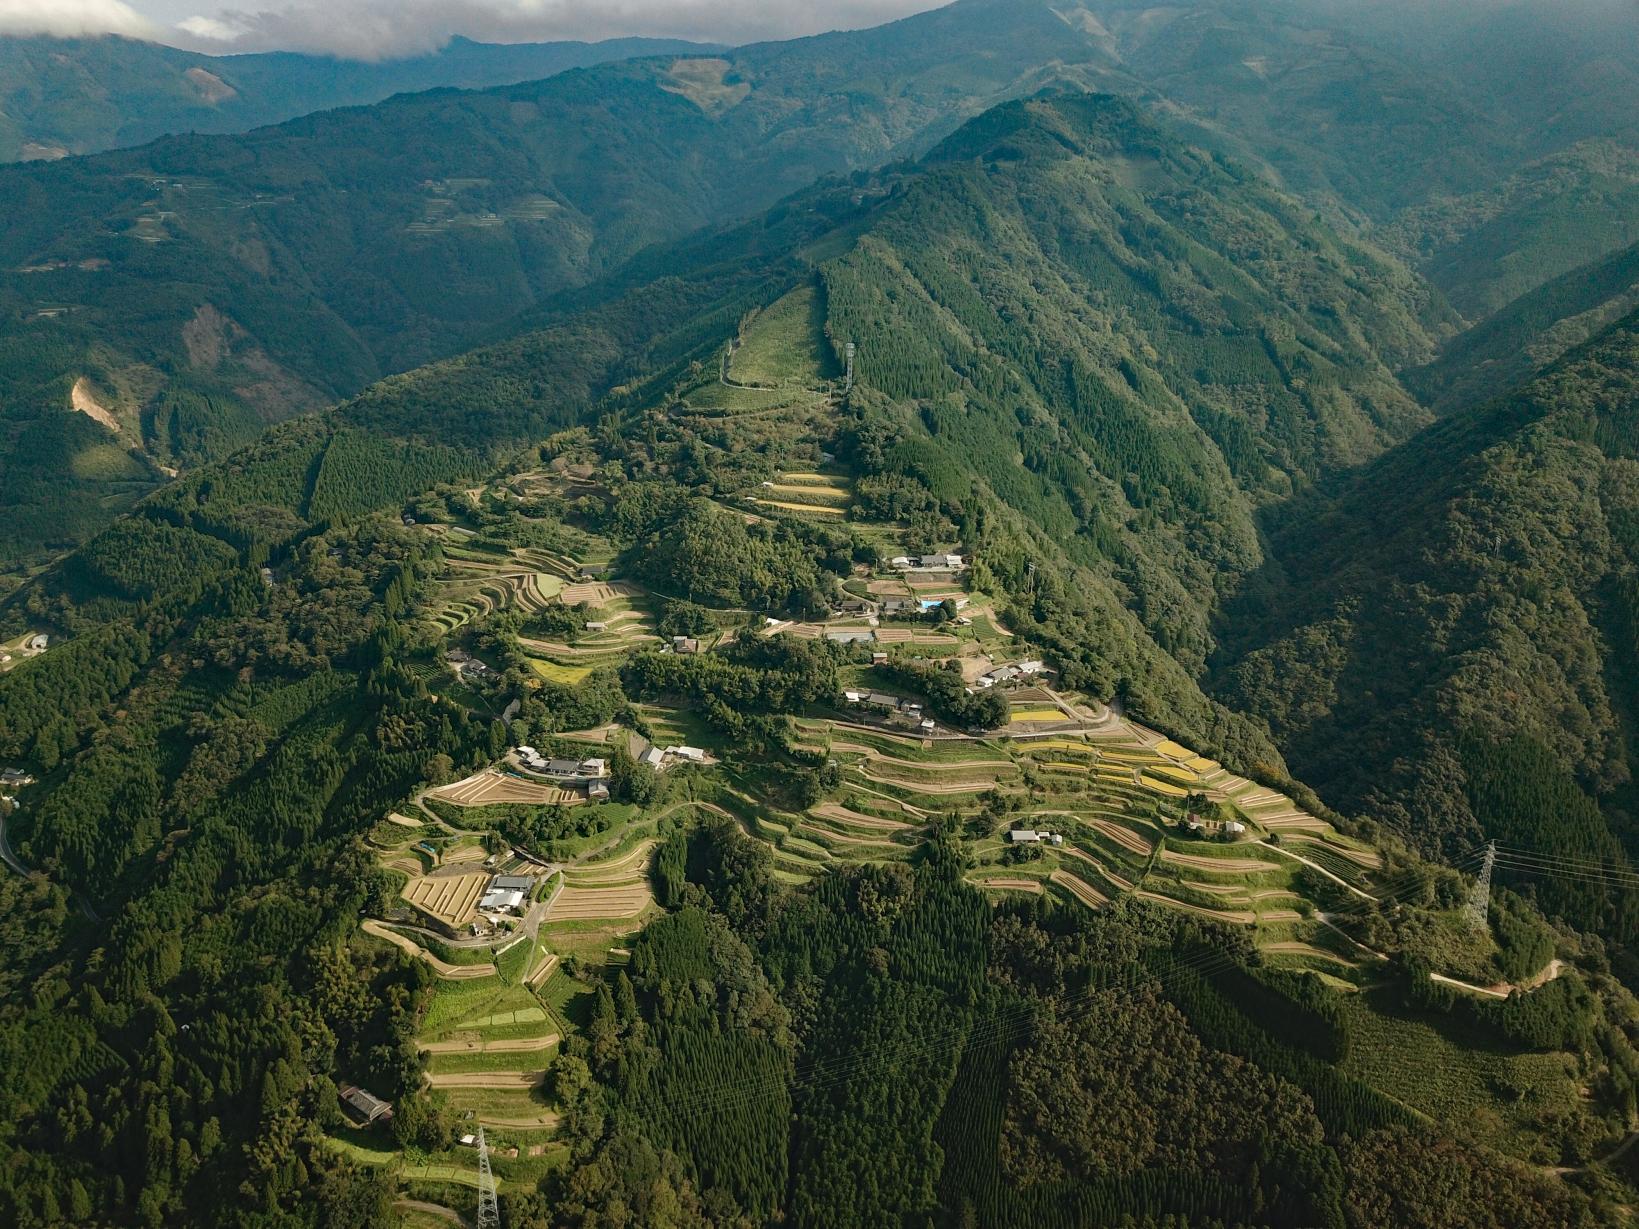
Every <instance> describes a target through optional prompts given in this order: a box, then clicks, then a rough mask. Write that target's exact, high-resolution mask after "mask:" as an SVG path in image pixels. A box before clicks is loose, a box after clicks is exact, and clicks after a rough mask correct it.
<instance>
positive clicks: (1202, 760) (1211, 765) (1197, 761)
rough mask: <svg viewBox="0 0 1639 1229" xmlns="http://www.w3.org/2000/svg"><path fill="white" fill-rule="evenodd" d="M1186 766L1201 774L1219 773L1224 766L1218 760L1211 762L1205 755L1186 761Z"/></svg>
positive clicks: (1194, 756)
mask: <svg viewBox="0 0 1639 1229" xmlns="http://www.w3.org/2000/svg"><path fill="white" fill-rule="evenodd" d="M1184 764H1185V766H1187V767H1189V768H1193V769H1194V770H1195V771H1196V772H1199V773H1203V774H1205V773H1209V772H1217V771H1218V769H1220V768H1222V767H1223V765H1222V764H1220V763H1218V761H1217V760H1209V759H1207V757H1206V756H1204V755H1192V756H1190V757H1189V758H1188V759H1187V760H1185V761H1184Z"/></svg>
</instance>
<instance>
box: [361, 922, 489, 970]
mask: <svg viewBox="0 0 1639 1229" xmlns="http://www.w3.org/2000/svg"><path fill="white" fill-rule="evenodd" d="M361 929H362V930H363V931H364V933H365V934H367V935H375V936H376V938H378V939H386V940H387V942H389V943H391V944H392V945H393V946H394V947H400V948H403V949H404V950H405V951H407V952H409V953H410V955H412V956H419V957H420V958H421V959H423V960H425V961H426V962H427V963H428V964H430V965H432V967H433V968H434V969H435V970H436V971H437V972H438V975H439V976H440V977H447V978H449V979H450V980H451V981H463V980H466V981H470V980H471V979H472V978H474V977H488V976H489V975H490V974H491V973H493V972H495V966H494V965H493V964H488V963H486V964H449V963H448V962H446V961H443V960H440V959H439V958H438V957H437V956H434V955H433V954H432V953H431V952H429V951H428V950H427V949H426V948H424V947H422V946H421V945H420V944H419V943H417V942H416V941H415V940H414V939H412V938H410V937H409V936H408V935H401V934H399V933H398V931H396V930H393V929H391V928H389V927H387V926H383V925H382V924H381V923H380V922H378V921H376V920H375V918H366V919H365V921H364V924H363V926H362V927H361Z"/></svg>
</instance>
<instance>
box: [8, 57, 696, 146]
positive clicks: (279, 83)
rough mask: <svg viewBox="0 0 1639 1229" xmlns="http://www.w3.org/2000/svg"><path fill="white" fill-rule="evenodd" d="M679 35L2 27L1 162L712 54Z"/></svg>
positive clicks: (231, 129) (232, 129)
mask: <svg viewBox="0 0 1639 1229" xmlns="http://www.w3.org/2000/svg"><path fill="white" fill-rule="evenodd" d="M714 50H716V49H715V48H713V47H710V46H705V45H701V44H694V43H687V42H683V41H681V40H677V39H648V38H626V39H611V40H609V41H606V42H602V43H521V44H510V45H495V44H486V43H475V42H473V41H472V40H470V39H464V38H456V39H452V40H451V41H450V42H449V43H448V44H446V45H445V46H444V47H442V48H440V49H439V50H437V51H435V52H430V53H428V54H426V55H419V56H409V57H404V58H399V59H388V60H376V61H362V60H346V59H339V58H337V57H334V56H324V55H302V54H299V53H296V52H262V53H253V54H244V55H227V56H213V55H203V54H200V53H198V52H192V51H182V50H180V49H178V48H175V47H166V46H162V45H160V44H158V43H147V42H143V41H141V40H138V39H131V38H122V37H118V36H115V35H107V36H103V37H100V38H49V37H44V36H35V37H20V36H16V35H13V36H6V37H0V83H3V85H0V162H19V161H23V162H26V161H31V160H38V159H45V160H51V159H56V158H66V157H68V156H70V155H73V154H94V153H98V152H100V151H102V150H105V149H114V148H117V147H120V146H125V145H141V144H144V143H145V142H148V141H152V140H154V139H155V138H156V137H163V136H168V135H170V134H172V133H179V132H244V131H246V130H248V129H251V128H259V127H262V126H263V125H266V124H277V123H279V122H280V121H281V120H287V119H291V118H293V117H295V116H298V115H306V114H307V113H309V112H311V111H324V110H328V109H330V108H333V107H356V106H366V105H368V104H370V103H374V102H380V101H381V100H382V99H384V98H387V97H389V96H391V95H393V94H403V93H412V92H414V91H417V90H430V89H438V88H455V89H482V88H483V87H485V86H491V85H508V84H511V83H512V82H516V81H533V80H537V79H539V78H541V77H549V76H551V75H552V74H553V73H559V72H563V71H564V70H565V69H569V68H583V67H585V66H587V65H590V64H600V63H603V62H604V61H606V60H624V59H628V58H630V57H632V56H641V55H668V54H670V55H687V54H690V53H694V54H709V53H711V52H712V51H714Z"/></svg>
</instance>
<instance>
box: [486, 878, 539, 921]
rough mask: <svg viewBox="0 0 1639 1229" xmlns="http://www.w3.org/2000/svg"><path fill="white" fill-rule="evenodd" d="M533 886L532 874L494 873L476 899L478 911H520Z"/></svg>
mask: <svg viewBox="0 0 1639 1229" xmlns="http://www.w3.org/2000/svg"><path fill="white" fill-rule="evenodd" d="M534 887H535V878H534V876H533V875H495V876H493V877H492V878H491V879H490V881H489V886H488V887H486V888H485V889H484V894H483V896H481V897H480V898H479V900H478V911H479V912H480V913H521V912H522V911H523V907H524V901H526V900H528V899H529V893H530V892H531V891H532V890H533V889H534Z"/></svg>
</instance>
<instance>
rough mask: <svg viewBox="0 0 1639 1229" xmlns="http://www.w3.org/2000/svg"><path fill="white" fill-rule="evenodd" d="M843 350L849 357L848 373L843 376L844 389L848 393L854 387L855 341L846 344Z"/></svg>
mask: <svg viewBox="0 0 1639 1229" xmlns="http://www.w3.org/2000/svg"><path fill="white" fill-rule="evenodd" d="M843 352H844V353H845V354H846V355H847V357H848V374H847V375H846V376H845V377H843V382H842V391H843V392H845V393H846V392H852V391H853V388H854V343H853V342H849V343H848V344H847V345H846V346H844V347H843Z"/></svg>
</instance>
